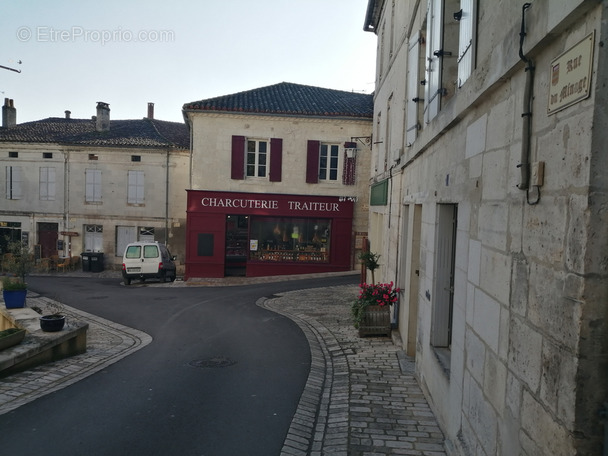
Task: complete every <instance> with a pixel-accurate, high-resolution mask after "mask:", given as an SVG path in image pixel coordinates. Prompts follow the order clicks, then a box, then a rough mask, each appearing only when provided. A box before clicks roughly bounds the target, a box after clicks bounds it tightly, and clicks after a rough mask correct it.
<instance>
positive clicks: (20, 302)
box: [2, 277, 27, 309]
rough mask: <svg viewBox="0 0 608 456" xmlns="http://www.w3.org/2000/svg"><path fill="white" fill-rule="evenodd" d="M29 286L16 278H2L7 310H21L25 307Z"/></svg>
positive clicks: (3, 295)
mask: <svg viewBox="0 0 608 456" xmlns="http://www.w3.org/2000/svg"><path fill="white" fill-rule="evenodd" d="M26 296H27V284H26V283H25V282H22V281H21V280H19V279H17V278H14V277H3V278H2V297H3V298H4V305H5V306H6V308H7V309H20V308H22V307H24V306H25V298H26Z"/></svg>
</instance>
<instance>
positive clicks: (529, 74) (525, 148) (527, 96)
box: [517, 3, 540, 204]
mask: <svg viewBox="0 0 608 456" xmlns="http://www.w3.org/2000/svg"><path fill="white" fill-rule="evenodd" d="M530 6H531V3H524V5H523V7H522V13H521V14H522V17H521V31H520V33H519V57H520V59H521V60H522V61H523V62H524V63H525V64H526V69H525V71H526V84H525V87H524V112H523V113H522V115H521V117H522V119H523V125H522V141H521V159H520V163H519V165H517V166H518V168H520V169H521V182H520V184H519V185H518V186H517V187H518V188H519V189H520V190H525V191H526V195H527V196H529V194H528V192H529V189H530V142H531V134H530V131H531V129H532V100H533V95H532V90H533V87H534V62H532V60H531V59H529V58H527V57H526V56H525V55H524V53H523V44H524V39H525V36H526V20H525V19H526V10H527V9H528V8H529V7H530ZM539 199H540V196H539ZM528 203H530V204H536V203H538V200H536V201H534V202H530V200H529V199H528Z"/></svg>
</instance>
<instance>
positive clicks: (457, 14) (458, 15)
mask: <svg viewBox="0 0 608 456" xmlns="http://www.w3.org/2000/svg"><path fill="white" fill-rule="evenodd" d="M461 19H462V10H460V11H456V12H455V13H454V20H455V21H460V20H461Z"/></svg>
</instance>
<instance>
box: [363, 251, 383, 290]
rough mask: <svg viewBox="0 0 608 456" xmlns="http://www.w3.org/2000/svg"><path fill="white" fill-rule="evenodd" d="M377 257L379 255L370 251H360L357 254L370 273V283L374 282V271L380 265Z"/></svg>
mask: <svg viewBox="0 0 608 456" xmlns="http://www.w3.org/2000/svg"><path fill="white" fill-rule="evenodd" d="M379 259H380V255H378V254H377V253H373V252H370V251H367V252H361V253H360V254H359V260H361V264H363V266H365V269H369V270H370V272H371V273H372V283H376V280H375V277H374V271H375V270H376V269H378V268H379V267H380V263H379V262H378V260H379Z"/></svg>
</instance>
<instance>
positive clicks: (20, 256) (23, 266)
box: [2, 241, 34, 309]
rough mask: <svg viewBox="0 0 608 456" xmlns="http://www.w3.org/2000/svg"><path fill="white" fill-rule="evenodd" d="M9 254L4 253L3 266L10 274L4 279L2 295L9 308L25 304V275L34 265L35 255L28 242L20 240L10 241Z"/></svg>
mask: <svg viewBox="0 0 608 456" xmlns="http://www.w3.org/2000/svg"><path fill="white" fill-rule="evenodd" d="M7 247H8V254H7V255H4V257H3V260H2V268H3V269H4V270H6V271H7V272H8V273H9V274H11V275H12V277H10V276H5V277H3V279H2V297H3V298H4V304H5V305H6V308H7V309H14V308H20V307H24V306H25V298H26V295H27V284H26V283H25V276H26V275H27V274H29V272H30V271H31V270H32V268H33V267H34V257H33V255H32V254H31V252H30V251H29V249H28V246H27V244H24V243H23V242H20V241H13V242H9V243H8V246H7Z"/></svg>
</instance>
